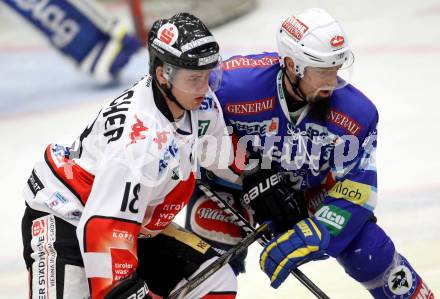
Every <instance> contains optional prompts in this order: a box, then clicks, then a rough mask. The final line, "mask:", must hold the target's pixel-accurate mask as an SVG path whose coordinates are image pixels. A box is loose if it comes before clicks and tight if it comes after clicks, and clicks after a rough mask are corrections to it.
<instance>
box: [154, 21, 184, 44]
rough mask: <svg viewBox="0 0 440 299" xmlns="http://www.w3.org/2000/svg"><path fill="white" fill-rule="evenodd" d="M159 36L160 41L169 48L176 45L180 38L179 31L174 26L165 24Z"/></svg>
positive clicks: (158, 33)
mask: <svg viewBox="0 0 440 299" xmlns="http://www.w3.org/2000/svg"><path fill="white" fill-rule="evenodd" d="M157 35H158V36H159V39H160V40H161V41H162V42H164V43H165V44H167V45H169V46H172V45H174V43H175V42H176V40H177V37H178V36H179V31H178V30H177V27H176V26H175V25H174V24H165V25H162V27H160V28H159V31H158V32H157Z"/></svg>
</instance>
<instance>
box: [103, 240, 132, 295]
mask: <svg viewBox="0 0 440 299" xmlns="http://www.w3.org/2000/svg"><path fill="white" fill-rule="evenodd" d="M110 255H111V259H112V272H113V283H114V282H116V281H119V280H122V279H124V278H126V277H128V276H130V275H131V274H132V273H133V272H134V271H135V268H136V265H137V258H136V256H135V255H134V254H133V253H131V251H130V250H128V249H120V248H110ZM130 298H131V297H130ZM134 298H136V297H134Z"/></svg>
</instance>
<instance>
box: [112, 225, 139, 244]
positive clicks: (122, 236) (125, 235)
mask: <svg viewBox="0 0 440 299" xmlns="http://www.w3.org/2000/svg"><path fill="white" fill-rule="evenodd" d="M112 237H113V239H117V240H124V241H127V242H130V243H131V242H133V240H134V236H133V234H132V233H131V232H129V231H127V230H121V229H116V228H113V231H112Z"/></svg>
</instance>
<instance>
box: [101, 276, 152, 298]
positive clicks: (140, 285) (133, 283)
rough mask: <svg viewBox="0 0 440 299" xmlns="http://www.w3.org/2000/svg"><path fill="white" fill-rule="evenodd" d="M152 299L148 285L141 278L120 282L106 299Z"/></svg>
mask: <svg viewBox="0 0 440 299" xmlns="http://www.w3.org/2000/svg"><path fill="white" fill-rule="evenodd" d="M129 298H136V299H152V297H151V296H149V290H148V287H147V283H146V282H145V281H143V280H142V279H139V278H127V279H124V280H122V281H120V282H119V284H118V285H117V286H116V287H114V288H113V289H112V290H111V291H110V292H109V293H108V294H107V296H105V298H104V299H129Z"/></svg>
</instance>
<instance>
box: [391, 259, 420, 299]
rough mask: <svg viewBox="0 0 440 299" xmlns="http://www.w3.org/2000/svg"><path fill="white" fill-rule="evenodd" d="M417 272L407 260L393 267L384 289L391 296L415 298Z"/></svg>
mask: <svg viewBox="0 0 440 299" xmlns="http://www.w3.org/2000/svg"><path fill="white" fill-rule="evenodd" d="M416 279H417V274H416V273H415V272H414V271H413V270H412V269H410V268H409V267H408V266H407V262H406V261H403V264H400V265H397V266H395V267H394V268H392V269H391V271H390V272H389V274H388V279H387V281H386V283H385V285H384V291H385V293H386V294H387V295H388V297H389V298H410V297H411V298H414V297H412V296H411V295H412V294H414V292H415V289H416V286H417V282H416Z"/></svg>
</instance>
